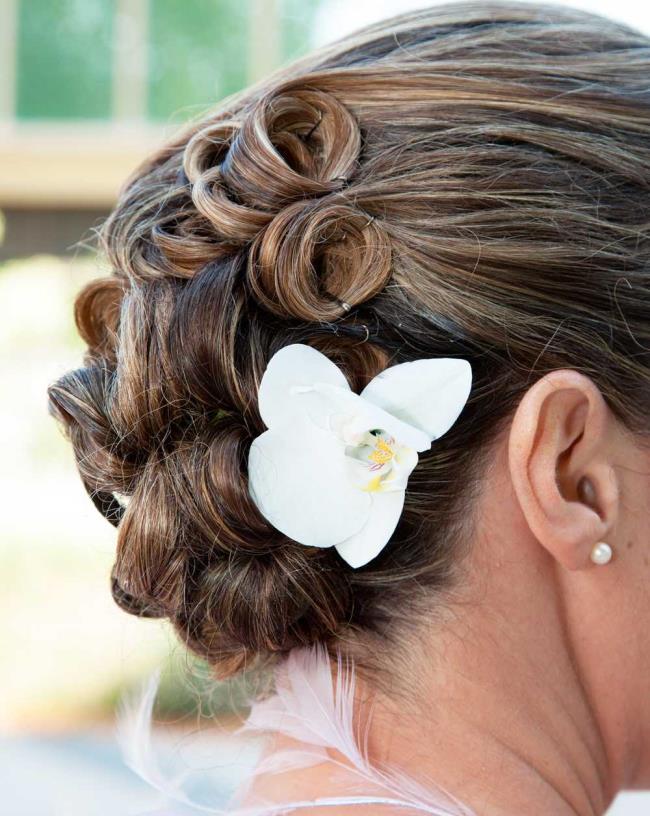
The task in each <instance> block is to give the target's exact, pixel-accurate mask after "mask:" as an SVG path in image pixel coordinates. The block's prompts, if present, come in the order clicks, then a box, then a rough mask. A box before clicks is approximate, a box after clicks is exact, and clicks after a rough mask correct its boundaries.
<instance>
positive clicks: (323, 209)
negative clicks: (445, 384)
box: [49, 2, 650, 675]
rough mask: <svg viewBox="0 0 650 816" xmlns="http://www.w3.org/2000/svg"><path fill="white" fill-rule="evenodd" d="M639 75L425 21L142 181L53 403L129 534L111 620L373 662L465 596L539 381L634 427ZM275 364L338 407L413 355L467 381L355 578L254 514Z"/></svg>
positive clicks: (377, 31)
mask: <svg viewBox="0 0 650 816" xmlns="http://www.w3.org/2000/svg"><path fill="white" fill-rule="evenodd" d="M649 82H650V42H649V40H648V39H647V38H646V37H644V36H642V35H641V34H639V33H637V32H635V31H633V30H631V29H629V28H627V27H625V26H623V25H618V24H615V23H613V22H609V21H607V20H605V19H602V18H600V17H596V16H593V15H590V14H586V13H582V12H578V11H574V10H571V9H563V8H561V7H553V6H532V5H529V4H525V5H524V4H516V3H513V4H506V3H483V2H481V3H461V4H453V5H446V6H438V7H435V8H433V9H430V10H425V11H421V12H417V13H413V14H408V15H404V16H401V17H397V18H395V19H393V20H390V21H387V22H384V23H381V24H378V25H374V26H371V27H369V28H366V29H365V30H363V31H361V32H359V33H358V34H356V35H355V36H353V37H349V38H347V39H345V40H342V41H341V42H339V43H337V44H335V45H332V46H329V47H327V48H325V49H322V50H321V51H319V52H316V53H315V54H312V55H310V56H308V57H305V58H304V59H302V60H300V61H298V62H296V63H294V64H293V65H291V66H289V67H288V68H285V69H283V70H281V71H280V72H278V73H276V74H275V75H274V76H273V77H271V78H270V79H269V80H267V81H265V82H263V83H261V84H259V85H257V86H255V87H253V88H251V89H249V90H248V91H246V92H243V93H241V94H239V95H237V96H235V97H232V98H230V99H228V100H226V101H225V102H224V103H223V104H221V105H220V106H219V107H218V108H217V109H216V110H214V111H211V112H210V113H209V114H208V115H207V116H205V117H204V118H202V119H201V120H200V121H196V122H192V123H190V124H189V125H188V126H187V127H186V128H185V129H184V130H183V132H182V133H181V134H179V136H178V137H177V138H176V139H175V140H174V141H172V142H171V143H169V144H167V145H166V146H164V147H163V148H162V149H161V150H159V151H158V152H157V153H156V154H155V155H153V156H152V157H151V158H149V159H148V160H147V161H146V162H145V163H144V164H143V165H142V166H141V167H140V168H138V170H137V172H136V173H135V174H134V175H133V176H132V177H131V178H130V180H129V181H128V183H127V184H126V186H125V187H124V189H123V192H122V194H121V196H120V199H119V201H118V203H117V206H116V207H115V209H114V211H113V212H112V214H111V215H110V217H109V218H108V219H107V221H106V222H105V223H104V224H103V226H102V228H101V230H100V238H101V245H102V248H103V251H104V252H105V254H106V255H107V257H108V260H109V262H110V264H111V267H112V275H111V276H110V277H108V278H106V279H103V280H99V281H97V282H94V283H92V284H91V285H90V286H88V287H87V288H86V289H85V290H84V291H82V293H81V294H80V295H79V297H78V300H77V303H76V320H77V325H78V327H79V330H80V332H81V334H82V336H83V338H84V340H85V341H86V343H87V344H88V350H87V353H86V356H85V360H84V366H83V367H82V368H80V369H79V370H77V371H74V372H72V373H69V374H67V375H66V376H64V377H62V378H61V379H60V380H59V381H58V382H57V383H55V384H54V385H52V386H51V388H50V390H49V396H50V402H51V407H52V410H53V412H54V413H55V414H56V415H57V416H58V417H59V418H60V419H61V420H62V421H63V423H64V425H65V426H66V427H67V430H68V433H69V435H70V437H71V440H72V443H73V445H74V449H75V452H76V457H77V462H78V466H79V470H80V472H81V476H82V478H83V480H84V483H85V485H86V487H87V489H88V491H89V492H90V494H91V496H92V497H93V499H94V501H95V503H96V504H97V506H98V507H99V509H100V510H101V511H102V512H103V513H104V515H106V516H107V518H109V519H110V520H112V521H113V522H114V523H115V524H117V525H118V545H117V559H116V564H115V568H114V571H113V594H114V597H115V599H116V601H117V602H118V603H119V604H120V605H121V606H123V607H124V608H125V609H127V610H128V611H130V612H134V613H135V614H139V615H155V616H167V617H169V618H170V619H171V621H172V622H173V624H174V626H175V627H176V629H177V630H178V632H179V633H180V635H181V637H182V638H183V639H184V640H185V641H186V642H187V643H188V644H189V646H190V647H191V648H192V649H194V650H195V651H196V652H197V653H199V654H201V655H203V656H205V657H206V658H207V659H208V660H209V661H210V662H211V663H212V664H213V665H214V667H215V670H217V671H218V672H219V673H220V674H222V675H226V674H229V673H231V672H234V671H236V670H237V669H239V668H240V667H241V666H243V664H244V663H245V662H247V663H250V662H251V661H253V660H254V659H259V658H268V657H269V656H272V655H278V654H283V653H286V651H287V650H289V649H290V648H292V647H293V646H296V645H300V644H308V643H312V642H314V641H323V642H325V643H327V644H329V645H331V644H333V643H334V642H337V643H347V644H348V646H349V648H353V646H354V645H355V644H356V646H357V647H358V648H359V649H361V648H362V645H363V643H364V642H365V643H367V642H369V641H371V640H376V639H378V638H379V639H381V638H391V635H393V634H395V633H396V632H398V631H400V626H399V624H400V616H403V615H407V614H408V615H410V614H412V612H413V610H414V609H417V608H420V607H419V606H418V605H419V604H421V603H422V602H423V601H426V602H427V603H429V602H430V601H431V599H432V598H435V597H436V594H437V593H440V592H442V591H445V590H446V589H447V588H449V587H453V586H454V581H455V580H457V578H458V576H459V575H460V573H461V571H460V570H459V569H457V565H458V563H459V557H460V555H459V554H460V552H461V547H462V545H463V544H464V543H465V544H467V543H468V542H469V541H470V540H471V532H472V526H473V517H472V512H471V510H472V506H473V502H474V497H475V496H476V495H477V491H478V490H479V489H480V485H481V479H482V478H484V474H485V467H486V465H487V464H488V463H489V461H490V457H489V447H490V443H491V442H492V441H493V440H494V439H495V435H496V433H497V432H498V430H499V429H500V428H502V427H503V426H504V423H505V422H507V420H508V418H509V416H510V415H511V413H512V411H513V410H514V407H515V406H516V404H517V402H518V400H519V399H520V398H521V396H522V394H523V393H524V392H525V390H526V388H527V387H528V385H529V384H530V383H531V381H532V380H534V379H535V378H536V377H539V376H541V375H542V374H544V373H545V372H548V371H550V370H552V369H556V368H561V367H570V368H574V369H578V370H580V371H582V372H583V373H585V374H586V375H588V376H589V377H591V378H592V379H593V380H594V381H595V382H596V383H597V385H598V386H599V387H600V389H601V390H602V393H603V395H604V397H605V399H606V400H607V402H608V404H609V405H610V406H611V409H612V411H613V412H614V413H615V415H616V416H617V417H618V418H620V420H621V421H622V422H623V423H625V425H626V426H627V427H628V428H630V429H631V430H632V431H634V432H637V433H640V434H646V433H648V432H650V411H649V410H648V406H649V405H650V265H649V262H650V241H649V237H650V235H649V225H650V91H649V90H648V88H649V87H650V86H649ZM349 307H351V308H349ZM292 342H300V343H308V344H310V345H312V346H314V347H316V348H318V349H319V350H321V351H322V352H324V353H325V354H326V355H328V356H329V357H330V358H331V359H332V360H334V362H335V363H337V364H338V365H339V366H341V367H342V368H343V369H344V371H345V372H346V374H347V376H348V378H349V381H350V384H351V386H352V387H353V388H354V389H356V390H358V389H360V388H361V387H362V386H363V385H364V384H365V383H366V382H367V381H368V380H369V379H370V378H371V377H373V376H374V375H375V374H377V373H378V372H379V371H381V370H382V369H383V368H384V367H386V366H387V365H391V364H395V363H398V362H403V361H408V360H411V359H417V358H419V357H436V356H444V357H454V356H460V357H463V358H466V359H468V360H469V361H470V362H471V364H472V368H473V388H472V393H471V395H470V399H469V402H468V404H467V405H466V407H465V409H464V410H463V412H462V413H461V416H460V417H459V419H458V420H457V422H456V424H455V425H454V427H453V428H452V429H451V431H449V432H448V433H447V434H446V435H444V436H443V437H442V438H441V439H440V440H438V441H436V442H435V443H434V444H433V446H432V448H431V450H430V451H428V452H427V453H425V454H422V455H421V458H420V463H419V464H418V466H417V467H416V469H415V471H414V472H413V474H412V476H411V478H410V480H409V486H408V489H407V495H406V505H405V509H404V512H403V515H402V517H401V520H400V523H399V525H398V527H397V530H396V532H395V534H394V535H393V538H392V540H391V542H390V543H389V545H388V546H386V547H385V548H384V550H383V551H382V553H381V554H380V555H379V556H378V557H377V558H376V559H374V560H373V561H371V562H370V563H369V564H368V565H367V566H365V567H363V568H360V569H357V570H354V569H352V568H350V567H348V566H347V565H346V563H345V562H343V561H342V559H341V558H340V557H339V556H338V554H337V553H336V551H335V550H334V549H333V548H332V549H318V548H310V547H305V546H303V545H300V544H297V543H296V542H293V541H291V540H289V539H287V538H286V537H284V536H283V535H282V534H281V533H279V532H278V531H277V530H275V529H273V528H272V527H271V526H270V525H269V524H268V523H267V522H266V521H265V519H264V518H263V517H262V516H261V515H260V513H259V512H258V510H257V509H256V507H255V505H254V504H253V502H252V500H251V498H250V497H249V493H248V488H247V478H246V462H247V453H248V448H249V446H250V443H251V440H252V439H253V438H254V437H255V436H257V435H258V434H260V433H261V432H263V431H264V425H263V423H262V421H261V419H260V416H259V413H258V408H257V400H256V397H257V387H258V385H259V382H260V377H261V374H262V372H263V371H264V368H265V365H266V363H267V362H268V360H269V358H270V357H271V356H272V354H273V353H274V352H275V351H277V350H278V349H279V348H281V347H282V346H284V345H286V344H288V343H292ZM422 608H424V607H422Z"/></svg>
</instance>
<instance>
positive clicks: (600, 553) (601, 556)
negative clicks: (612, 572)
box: [591, 541, 612, 565]
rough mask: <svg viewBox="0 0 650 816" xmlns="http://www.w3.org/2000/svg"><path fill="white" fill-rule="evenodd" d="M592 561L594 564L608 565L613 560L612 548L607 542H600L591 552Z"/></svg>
mask: <svg viewBox="0 0 650 816" xmlns="http://www.w3.org/2000/svg"><path fill="white" fill-rule="evenodd" d="M591 560H592V561H593V562H594V564H599V565H602V564H608V563H609V562H610V561H611V560H612V548H611V547H610V546H609V544H608V543H607V542H606V541H599V542H598V544H595V545H594V548H593V550H592V551H591Z"/></svg>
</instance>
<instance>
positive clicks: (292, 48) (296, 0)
mask: <svg viewBox="0 0 650 816" xmlns="http://www.w3.org/2000/svg"><path fill="white" fill-rule="evenodd" d="M318 6H319V0H282V2H281V4H280V9H281V20H282V56H283V58H284V61H285V62H286V61H288V60H290V59H293V58H294V57H298V56H300V55H302V54H304V53H306V52H307V51H309V50H310V48H311V47H312V40H313V26H314V21H315V18H316V12H317V11H318Z"/></svg>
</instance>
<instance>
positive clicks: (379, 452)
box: [368, 437, 395, 465]
mask: <svg viewBox="0 0 650 816" xmlns="http://www.w3.org/2000/svg"><path fill="white" fill-rule="evenodd" d="M393 456H395V451H394V450H393V449H392V448H391V446H390V445H389V444H388V442H386V440H385V439H382V438H381V437H377V440H376V442H375V449H374V451H373V452H372V453H371V454H369V456H368V459H370V461H371V462H375V463H376V464H378V465H385V464H386V462H390V460H391V459H392V458H393Z"/></svg>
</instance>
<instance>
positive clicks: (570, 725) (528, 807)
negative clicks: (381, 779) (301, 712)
mask: <svg viewBox="0 0 650 816" xmlns="http://www.w3.org/2000/svg"><path fill="white" fill-rule="evenodd" d="M549 568H552V567H549ZM518 569H521V567H520V566H519V567H518ZM474 570H475V568H474ZM505 573H507V568H504V569H503V576H502V580H503V581H504V582H506V583H507V581H508V579H507V575H506V574H505ZM474 574H477V573H476V572H475V573H474ZM478 574H481V573H480V572H479V573H478ZM483 574H484V575H485V573H483ZM493 577H494V576H492V578H493ZM492 578H491V580H492ZM497 583H498V584H500V583H501V580H500V579H499V580H498V581H497ZM552 585H553V582H551V581H549V582H546V581H537V582H532V584H531V585H530V586H528V585H526V586H522V587H521V589H520V590H519V591H518V590H517V588H516V587H514V586H513V585H512V583H511V584H510V586H505V585H504V586H498V585H496V586H495V585H494V584H492V586H491V587H490V588H488V586H487V581H486V584H485V586H483V587H482V588H481V592H480V593H478V594H476V595H475V596H474V599H473V600H472V601H470V602H465V603H463V604H462V606H461V607H460V608H457V609H453V610H450V612H449V614H447V615H445V617H446V621H445V623H444V624H442V625H436V626H435V628H434V627H432V629H431V631H430V633H429V634H427V633H424V632H422V631H420V632H419V637H418V638H417V645H415V643H414V645H413V648H412V649H411V650H410V651H409V654H410V657H409V659H408V663H409V665H408V668H407V669H406V670H405V671H404V672H403V673H402V672H400V675H401V677H400V680H401V681H402V682H403V681H405V682H404V686H405V688H404V692H405V693H404V694H401V693H400V692H399V690H398V691H396V692H395V693H393V694H389V695H388V696H387V697H385V698H384V697H382V695H379V699H376V697H377V695H373V698H375V702H374V711H373V715H372V725H371V728H370V743H369V745H370V753H371V759H372V760H373V761H374V762H379V763H387V765H388V766H398V767H400V768H401V769H402V770H403V771H405V772H407V773H409V774H410V775H412V776H414V777H416V778H418V779H421V780H423V781H426V780H427V779H430V781H431V782H432V783H434V784H438V785H440V786H442V787H443V788H445V789H446V790H448V791H449V792H450V793H452V794H454V795H455V796H457V798H458V799H460V800H461V801H462V802H464V803H465V804H466V805H468V806H469V807H472V808H473V809H474V810H475V811H476V812H477V813H478V814H481V816H514V814H517V816H519V814H524V813H525V814H527V816H528V814H530V815H531V816H533V814H540V816H541V814H545V815H546V814H551V813H552V814H553V816H565V815H566V816H601V814H603V813H604V812H605V810H606V809H607V807H608V806H609V804H610V802H611V800H612V798H613V796H614V795H615V793H616V791H617V790H618V788H619V787H620V786H621V779H620V776H621V774H622V770H621V767H620V762H619V766H618V768H617V767H616V766H615V764H614V763H613V762H612V761H610V760H611V757H608V755H607V749H606V742H605V740H604V739H603V735H602V734H601V732H600V729H599V725H598V719H597V716H596V714H595V712H594V711H593V710H592V706H591V705H590V701H589V695H588V693H587V691H586V690H585V688H584V687H583V682H582V680H581V677H580V671H579V668H578V667H577V666H576V665H575V664H574V662H573V660H572V655H571V652H570V650H569V648H568V646H567V638H566V633H565V621H564V617H563V611H562V609H561V605H560V604H558V602H557V598H555V597H551V596H550V595H548V592H549V589H548V588H549V587H551V586H552ZM492 593H496V594H497V595H498V602H497V601H496V600H495V601H494V602H493V601H492V600H491V599H490V597H489V596H490V595H491V594H492ZM544 594H547V596H546V597H544ZM479 598H480V599H479ZM540 609H543V610H545V612H544V614H543V615H540ZM393 691H395V690H393ZM362 704H363V703H362ZM623 759H624V758H623V757H622V756H621V757H620V761H621V762H622V761H623Z"/></svg>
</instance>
